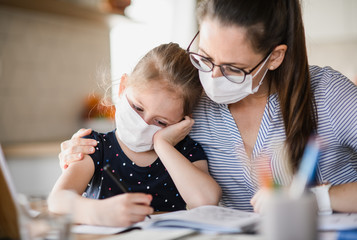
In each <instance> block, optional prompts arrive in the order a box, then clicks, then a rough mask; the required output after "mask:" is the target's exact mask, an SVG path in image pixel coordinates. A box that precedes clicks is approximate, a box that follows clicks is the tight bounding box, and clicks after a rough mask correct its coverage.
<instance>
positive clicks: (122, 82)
mask: <svg viewBox="0 0 357 240" xmlns="http://www.w3.org/2000/svg"><path fill="white" fill-rule="evenodd" d="M127 80H128V75H127V74H126V73H124V74H123V75H122V76H121V78H120V83H119V96H120V95H121V94H122V93H123V91H124V89H125V88H126V82H127Z"/></svg>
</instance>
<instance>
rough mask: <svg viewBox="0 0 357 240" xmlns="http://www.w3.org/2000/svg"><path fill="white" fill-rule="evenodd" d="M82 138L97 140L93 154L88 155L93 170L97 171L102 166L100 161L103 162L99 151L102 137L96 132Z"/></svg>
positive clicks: (101, 147)
mask: <svg viewBox="0 0 357 240" xmlns="http://www.w3.org/2000/svg"><path fill="white" fill-rule="evenodd" d="M83 138H88V139H94V140H97V146H95V151H94V153H92V154H90V155H89V156H90V157H91V158H92V160H93V162H94V166H95V170H96V171H97V168H98V167H101V166H102V165H103V164H102V161H103V157H102V154H103V152H102V151H101V150H102V149H103V141H102V137H101V135H100V134H99V133H98V132H96V131H92V132H91V134H90V135H87V136H84V137H83Z"/></svg>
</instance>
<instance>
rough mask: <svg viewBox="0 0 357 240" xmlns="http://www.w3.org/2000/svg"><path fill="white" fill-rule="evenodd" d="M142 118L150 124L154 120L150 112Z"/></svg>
mask: <svg viewBox="0 0 357 240" xmlns="http://www.w3.org/2000/svg"><path fill="white" fill-rule="evenodd" d="M141 118H142V119H143V120H144V121H145V122H146V123H147V124H148V125H150V124H151V122H152V117H151V116H149V115H148V114H144V115H142V116H141Z"/></svg>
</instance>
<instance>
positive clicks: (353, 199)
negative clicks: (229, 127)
mask: <svg viewBox="0 0 357 240" xmlns="http://www.w3.org/2000/svg"><path fill="white" fill-rule="evenodd" d="M329 195H330V201H331V208H332V210H334V211H337V212H357V204H356V203H357V182H351V183H345V184H341V185H335V186H331V188H330V191H329Z"/></svg>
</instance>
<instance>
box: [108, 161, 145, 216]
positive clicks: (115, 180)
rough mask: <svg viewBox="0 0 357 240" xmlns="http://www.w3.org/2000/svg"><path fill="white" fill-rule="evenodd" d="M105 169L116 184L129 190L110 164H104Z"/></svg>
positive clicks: (125, 191) (122, 188)
mask: <svg viewBox="0 0 357 240" xmlns="http://www.w3.org/2000/svg"><path fill="white" fill-rule="evenodd" d="M104 170H105V171H106V172H107V174H108V175H109V176H110V177H111V179H112V180H113V181H114V182H115V184H116V185H118V187H119V188H120V189H121V190H122V191H123V192H124V193H127V192H128V188H127V187H126V186H125V183H124V182H120V181H119V180H118V179H117V177H116V176H115V175H114V174H113V171H112V168H111V167H110V165H109V164H107V165H105V166H104ZM146 216H147V217H148V218H150V219H151V217H150V215H146Z"/></svg>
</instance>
